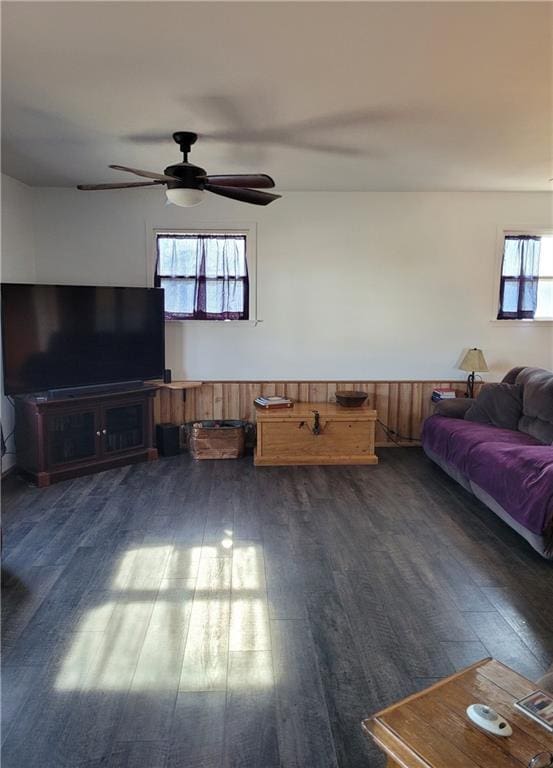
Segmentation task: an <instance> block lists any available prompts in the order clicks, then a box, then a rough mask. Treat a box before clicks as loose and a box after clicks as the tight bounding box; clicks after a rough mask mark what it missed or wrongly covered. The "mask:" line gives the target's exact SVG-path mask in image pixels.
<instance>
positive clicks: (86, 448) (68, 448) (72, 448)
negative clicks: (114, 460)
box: [46, 407, 102, 467]
mask: <svg viewBox="0 0 553 768" xmlns="http://www.w3.org/2000/svg"><path fill="white" fill-rule="evenodd" d="M100 422H101V416H100V409H99V408H96V407H90V408H82V407H81V408H59V409H57V410H56V411H55V412H52V413H49V414H48V416H47V417H46V455H47V462H48V466H50V467H56V466H61V465H63V464H77V463H79V462H88V461H90V460H94V459H96V458H98V456H99V454H100V451H101V446H100V438H101V436H102V431H101V426H100Z"/></svg>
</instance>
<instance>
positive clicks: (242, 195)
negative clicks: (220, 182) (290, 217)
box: [204, 184, 281, 205]
mask: <svg viewBox="0 0 553 768" xmlns="http://www.w3.org/2000/svg"><path fill="white" fill-rule="evenodd" d="M204 189H207V191H208V192H213V193H214V194H215V195H221V197H229V198H230V199H231V200H239V201H240V202H241V203H253V205H269V203H272V202H273V200H278V198H279V197H281V195H273V194H271V193H270V192H258V191H257V189H241V188H239V187H219V186H217V185H216V184H205V185H204Z"/></svg>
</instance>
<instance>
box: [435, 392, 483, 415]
mask: <svg viewBox="0 0 553 768" xmlns="http://www.w3.org/2000/svg"><path fill="white" fill-rule="evenodd" d="M473 404H474V400H473V398H471V397H453V398H451V400H439V401H438V402H437V403H436V406H435V408H434V413H437V414H438V415H439V416H448V417H449V418H450V419H463V418H464V417H465V413H466V412H467V411H468V410H469V408H471V407H472V406H473Z"/></svg>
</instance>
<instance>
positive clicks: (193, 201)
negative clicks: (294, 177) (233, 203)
mask: <svg viewBox="0 0 553 768" xmlns="http://www.w3.org/2000/svg"><path fill="white" fill-rule="evenodd" d="M197 138H198V135H197V134H196V133H190V132H189V131H177V132H176V133H174V134H173V139H174V140H175V141H176V142H177V144H178V145H179V147H180V151H181V152H182V156H183V161H182V163H177V164H176V165H169V166H167V168H166V169H165V170H164V172H163V173H153V172H152V171H142V170H140V169H138V168H127V167H126V166H124V165H110V166H109V167H110V168H114V169H115V170H117V171H128V172H129V173H134V174H135V176H143V177H144V178H146V179H152V181H133V182H122V183H115V184H79V185H78V186H77V189H82V190H96V189H128V188H129V187H152V186H161V185H165V186H166V187H167V189H166V195H167V199H168V200H169V202H171V203H174V204H175V205H181V206H183V207H190V206H193V205H198V204H199V203H201V202H202V200H203V199H204V194H205V192H213V194H215V195H221V196H222V197H229V198H230V199H231V200H238V201H240V202H242V203H253V204H254V205H268V204H269V203H272V202H273V200H278V198H279V197H281V195H274V194H271V193H270V192H260V191H259V190H260V189H270V188H271V187H274V186H275V182H274V181H273V179H272V178H271V177H270V176H267V174H265V173H259V174H233V175H227V176H221V175H217V176H208V175H207V174H206V172H205V170H204V169H203V168H200V167H199V166H198V165H192V163H189V162H188V153H189V152H190V149H191V147H192V144H194V143H195V142H196V139H197ZM252 187H253V189H252Z"/></svg>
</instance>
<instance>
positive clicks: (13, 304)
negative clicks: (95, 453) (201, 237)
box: [2, 283, 165, 395]
mask: <svg viewBox="0 0 553 768" xmlns="http://www.w3.org/2000/svg"><path fill="white" fill-rule="evenodd" d="M163 304H164V302H163V290H162V289H161V288H111V287H106V286H100V287H97V286H88V285H87V286H80V285H79V286H77V285H29V284H23V283H3V284H2V346H3V364H4V392H5V393H6V394H7V395H19V394H24V393H30V392H42V391H44V390H51V389H60V388H64V387H81V386H89V385H95V384H111V383H116V382H123V381H132V380H137V379H141V380H144V379H153V378H159V377H161V376H162V374H163V369H164V367H165V323H164V314H163Z"/></svg>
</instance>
